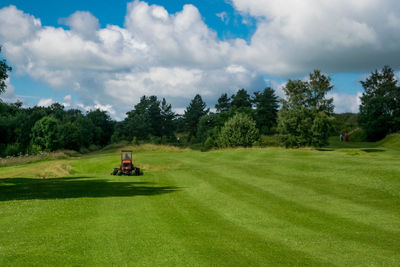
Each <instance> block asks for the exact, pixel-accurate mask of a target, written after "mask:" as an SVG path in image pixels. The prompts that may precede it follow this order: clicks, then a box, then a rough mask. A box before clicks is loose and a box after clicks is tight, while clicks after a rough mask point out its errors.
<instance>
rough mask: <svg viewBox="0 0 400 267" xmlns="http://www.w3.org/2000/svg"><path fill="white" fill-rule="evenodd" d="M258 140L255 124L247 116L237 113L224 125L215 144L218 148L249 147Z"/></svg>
mask: <svg viewBox="0 0 400 267" xmlns="http://www.w3.org/2000/svg"><path fill="white" fill-rule="evenodd" d="M258 138H259V132H258V129H257V127H256V122H255V121H254V120H253V119H252V118H251V117H250V116H249V115H247V114H243V113H237V114H236V115H235V116H233V117H232V118H231V119H229V120H228V121H227V122H226V123H225V124H224V126H223V127H222V129H221V132H220V134H219V136H218V140H217V143H218V146H219V147H237V146H244V147H249V146H252V145H253V143H254V142H255V141H257V140H258Z"/></svg>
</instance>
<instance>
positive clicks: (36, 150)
mask: <svg viewBox="0 0 400 267" xmlns="http://www.w3.org/2000/svg"><path fill="white" fill-rule="evenodd" d="M41 151H42V148H41V147H40V146H38V145H31V146H30V147H29V149H28V154H30V155H37V154H39V153H40V152H41Z"/></svg>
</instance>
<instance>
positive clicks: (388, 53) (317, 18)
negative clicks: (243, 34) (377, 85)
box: [232, 0, 400, 76]
mask: <svg viewBox="0 0 400 267" xmlns="http://www.w3.org/2000/svg"><path fill="white" fill-rule="evenodd" d="M232 3H233V5H234V6H235V8H236V9H237V10H238V11H240V12H242V13H244V14H247V15H251V16H256V17H257V18H258V23H257V30H256V32H255V34H254V35H253V36H252V38H251V42H250V44H249V45H247V44H245V43H241V44H240V45H241V46H242V50H243V53H240V54H238V57H237V60H242V61H244V62H249V61H250V60H251V62H253V64H254V65H253V66H254V67H256V68H257V70H258V71H264V72H267V73H269V74H275V75H285V76H287V75H292V74H303V73H304V72H308V71H310V70H312V69H314V68H321V69H322V70H324V71H328V72H335V71H342V72H343V71H370V70H371V69H374V68H376V67H379V66H383V65H385V64H389V65H391V66H393V67H400V65H399V63H398V62H399V59H400V46H399V45H398V44H399V41H400V31H398V30H394V28H393V26H394V25H397V22H398V21H400V2H398V1H395V0H385V1H378V0H368V1H365V0H348V1H341V0H340V1H314V0H304V1H297V0H285V1H281V0H270V1H262V0H233V1H232ZM396 29H398V28H396Z"/></svg>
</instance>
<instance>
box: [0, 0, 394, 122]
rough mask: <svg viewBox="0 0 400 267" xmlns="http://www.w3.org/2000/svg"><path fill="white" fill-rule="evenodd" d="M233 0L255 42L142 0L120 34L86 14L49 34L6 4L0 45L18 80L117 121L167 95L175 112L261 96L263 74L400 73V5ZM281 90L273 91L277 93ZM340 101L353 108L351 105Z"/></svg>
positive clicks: (187, 10)
mask: <svg viewBox="0 0 400 267" xmlns="http://www.w3.org/2000/svg"><path fill="white" fill-rule="evenodd" d="M231 2H232V4H233V6H234V7H235V9H236V10H237V11H239V12H241V14H243V17H244V18H248V17H249V18H255V22H256V26H257V28H256V31H255V33H254V35H253V36H252V37H251V39H250V42H246V41H245V40H243V39H240V38H239V39H232V40H220V39H219V38H218V36H217V34H216V32H215V31H213V30H212V29H210V28H209V27H208V26H207V25H206V24H205V23H204V21H203V19H202V16H201V14H200V13H199V10H198V9H197V8H196V7H195V6H193V5H184V6H183V8H182V10H181V11H179V12H177V13H175V14H170V13H168V11H167V10H166V9H165V8H163V7H162V6H158V5H149V4H147V3H146V2H143V1H138V0H135V1H133V2H130V3H128V4H127V13H126V17H125V23H124V26H123V27H120V26H116V25H107V26H106V27H104V28H101V27H100V26H99V22H98V19H97V18H96V17H94V16H93V15H92V14H91V13H89V12H84V11H76V12H75V13H73V14H71V15H70V16H69V17H67V18H62V19H60V23H62V24H64V25H66V26H68V27H69V29H64V28H61V27H48V26H46V27H44V26H42V24H41V22H40V19H39V18H35V17H33V16H32V15H30V14H27V13H24V12H23V11H21V10H18V9H17V8H16V7H15V6H8V7H4V8H2V9H0V43H1V44H2V45H3V47H4V50H3V52H4V55H5V57H6V58H7V60H8V62H9V63H10V64H11V65H12V66H13V67H14V69H15V70H16V72H17V73H20V74H25V75H29V76H31V77H32V78H33V79H34V80H36V81H39V82H41V83H44V84H46V85H48V86H50V87H51V88H54V89H56V90H62V91H64V92H66V94H69V93H70V92H72V91H73V92H74V94H76V95H78V96H79V98H80V99H81V103H80V104H81V105H82V107H83V108H85V109H86V108H96V107H99V108H101V109H103V110H107V111H109V112H110V113H111V114H114V115H113V116H114V117H115V118H117V117H120V118H121V117H123V116H124V113H125V112H126V111H128V110H130V109H132V108H133V106H134V104H136V103H137V102H138V101H139V98H140V97H141V96H142V95H144V94H146V95H152V94H154V95H157V96H159V97H165V98H166V99H167V100H168V101H169V102H170V103H172V104H173V106H174V107H175V108H176V109H177V110H178V109H182V108H184V107H185V106H187V104H188V103H189V101H190V98H192V97H193V96H194V95H195V94H196V93H200V94H201V95H202V96H203V97H204V98H205V99H206V101H208V103H209V104H210V105H213V104H214V103H215V101H216V99H217V98H218V97H219V96H220V95H221V93H223V92H228V93H234V91H235V90H237V89H239V88H246V89H248V90H250V91H254V90H262V89H263V88H264V87H265V86H266V83H265V81H264V78H263V76H264V75H266V74H268V75H269V76H271V75H277V76H280V77H284V78H289V77H290V75H304V74H306V73H309V72H310V71H312V69H314V68H320V69H322V70H323V71H325V72H329V73H332V72H335V71H338V70H340V71H341V72H344V71H358V72H360V71H364V70H365V71H370V70H371V69H375V68H377V67H379V66H380V65H383V64H389V65H391V66H392V67H394V68H398V67H399V62H400V46H399V45H398V44H399V43H400V42H399V41H400V31H398V26H399V21H400V16H399V14H400V3H398V2H397V1H394V0H386V1H378V0H368V1H365V0H349V1H312V0H304V1H296V0H286V1H278V0H271V1H261V0H232V1H231ZM217 15H218V16H220V17H221V18H222V19H225V18H226V16H225V15H224V14H223V13H220V14H217ZM282 86H283V85H282V84H276V85H274V87H275V89H276V91H277V94H278V95H279V96H281V95H282ZM336 98H337V99H338V101H339V100H340V101H341V102H340V101H339V102H338V103H339V104H338V105H339V106H340V105H341V104H340V103H347V104H346V105H347V109H351V110H354V108H353V106H354V103H353V102H352V103H350V102H346V101H345V100H344V99H340V97H339V96H336ZM348 99H353V100H354V101H356V99H355V98H354V96H353V98H350V97H349V98H348ZM47 100H48V99H47ZM44 101H45V100H43V101H42V104H45V102H44ZM64 101H65V103H67V104H70V105H71V107H72V106H77V103H75V104H74V103H71V101H69V100H68V99H66V100H64ZM343 101H344V102H343ZM338 109H339V110H340V109H341V108H338ZM343 109H345V107H343Z"/></svg>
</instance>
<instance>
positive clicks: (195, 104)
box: [183, 94, 209, 140]
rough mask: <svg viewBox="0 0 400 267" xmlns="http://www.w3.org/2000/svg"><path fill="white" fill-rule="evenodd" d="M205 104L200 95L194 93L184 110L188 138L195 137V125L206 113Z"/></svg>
mask: <svg viewBox="0 0 400 267" xmlns="http://www.w3.org/2000/svg"><path fill="white" fill-rule="evenodd" d="M206 107H207V105H206V103H205V102H204V101H203V99H202V98H201V96H200V95H198V94H197V95H196V96H195V97H194V98H193V99H192V101H191V102H190V104H189V106H188V107H187V108H186V110H185V114H184V115H183V116H184V120H185V126H186V130H187V131H188V132H189V140H190V139H191V138H192V137H196V133H197V126H198V124H199V121H200V118H201V117H202V116H204V115H206V114H207V113H208V111H209V109H207V108H206Z"/></svg>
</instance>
